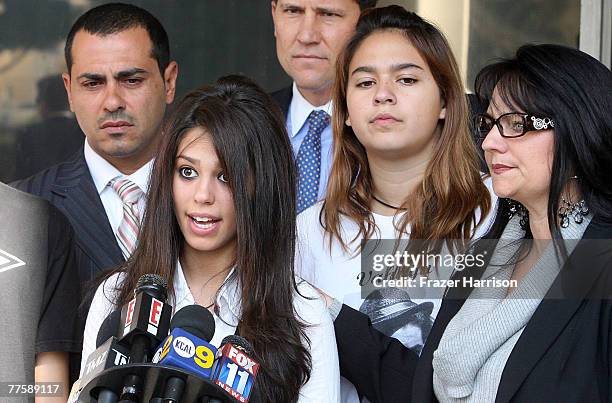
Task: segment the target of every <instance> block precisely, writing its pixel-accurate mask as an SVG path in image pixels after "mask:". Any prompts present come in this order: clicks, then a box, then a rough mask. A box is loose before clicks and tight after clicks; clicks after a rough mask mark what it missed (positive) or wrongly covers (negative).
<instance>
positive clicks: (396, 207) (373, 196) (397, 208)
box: [372, 194, 406, 210]
mask: <svg viewBox="0 0 612 403" xmlns="http://www.w3.org/2000/svg"><path fill="white" fill-rule="evenodd" d="M372 198H373V199H374V200H376V201H377V202H379V203H380V204H382V205H383V206H385V207H389V208H392V209H394V210H406V209H405V208H401V207H398V206H392V205H390V204H389V203H385V202H384V201H382V200H380V199H379V198H378V197H376V195H374V194H373V195H372Z"/></svg>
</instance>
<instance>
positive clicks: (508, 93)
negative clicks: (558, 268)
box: [475, 44, 612, 250]
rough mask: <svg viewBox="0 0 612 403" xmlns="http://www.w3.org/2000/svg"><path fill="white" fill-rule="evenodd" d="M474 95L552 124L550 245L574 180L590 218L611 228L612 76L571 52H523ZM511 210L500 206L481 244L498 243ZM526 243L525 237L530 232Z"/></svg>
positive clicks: (504, 203) (491, 70) (479, 80)
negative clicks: (494, 96) (562, 203)
mask: <svg viewBox="0 0 612 403" xmlns="http://www.w3.org/2000/svg"><path fill="white" fill-rule="evenodd" d="M475 88H476V92H477V93H478V96H479V98H480V99H481V101H482V102H484V103H487V104H488V103H489V102H490V101H491V98H492V94H493V90H494V89H496V90H497V92H498V94H499V96H500V98H501V100H502V102H504V103H505V104H506V105H507V106H509V107H512V108H518V109H520V110H521V111H522V112H525V113H529V114H533V115H536V116H546V117H550V118H552V120H553V121H554V124H555V127H554V132H555V133H554V152H553V153H554V156H553V163H552V176H551V180H550V191H549V198H548V223H549V226H550V230H551V234H552V237H553V239H556V240H558V239H560V238H561V233H560V230H559V224H558V216H557V211H558V209H559V200H560V198H561V192H562V191H563V190H564V188H565V186H566V184H567V183H568V182H569V181H570V180H572V179H571V178H572V177H574V176H577V177H578V179H577V185H578V189H579V191H580V193H581V197H582V198H583V199H584V200H585V202H586V204H587V206H588V208H589V210H590V212H591V213H592V214H593V215H594V216H595V217H597V218H598V219H599V220H602V221H605V222H611V221H612V181H611V180H610V178H612V116H611V115H610V111H612V72H611V71H610V70H609V69H608V68H607V67H605V66H604V65H603V64H601V63H600V62H599V61H598V60H596V59H595V58H593V57H591V56H589V55H588V54H586V53H584V52H581V51H579V50H577V49H573V48H569V47H565V46H561V45H550V44H543V45H524V46H521V47H520V48H519V49H518V50H517V52H516V55H515V56H514V57H513V58H510V59H502V60H501V61H499V62H497V63H494V64H491V65H489V66H487V67H485V68H484V69H483V70H482V71H480V73H478V75H477V77H476V85H475ZM528 135H529V134H528ZM509 210H510V200H508V199H501V200H500V201H499V208H498V215H497V218H496V220H495V223H494V224H493V226H492V228H491V229H490V231H489V233H488V234H487V235H485V237H486V238H499V236H500V235H501V233H502V231H503V229H504V227H505V226H506V224H507V223H508V220H509V218H508V216H509V214H508V212H509ZM526 236H527V237H531V233H530V231H529V229H527V235H526ZM559 244H562V243H558V242H556V245H559ZM561 249H562V250H564V248H563V247H562V246H561Z"/></svg>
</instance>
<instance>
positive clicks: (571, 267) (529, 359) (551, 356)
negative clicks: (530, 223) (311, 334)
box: [334, 220, 612, 403]
mask: <svg viewBox="0 0 612 403" xmlns="http://www.w3.org/2000/svg"><path fill="white" fill-rule="evenodd" d="M611 239H612V225H610V224H605V223H602V222H599V221H597V220H593V221H592V222H591V223H590V224H589V226H588V228H587V230H586V231H585V233H584V236H583V239H582V240H581V241H580V243H579V244H578V245H577V246H576V249H575V250H574V252H573V253H572V254H571V256H570V258H569V260H568V262H566V264H565V266H564V268H563V270H562V271H561V273H560V274H559V275H558V276H557V278H556V280H555V281H554V283H553V285H552V286H551V288H550V290H549V292H548V295H547V297H549V296H550V295H560V294H563V295H568V293H569V294H570V295H569V296H568V297H566V298H562V299H554V298H545V299H544V300H543V301H542V303H541V304H540V305H539V307H538V308H537V310H536V311H535V312H534V314H533V316H532V318H531V320H530V321H529V322H528V324H527V326H526V327H525V329H524V331H523V333H522V334H521V336H520V338H519V340H518V341H517V343H516V345H515V347H514V349H513V350H512V353H511V354H510V357H509V358H508V361H507V362H506V365H505V368H504V371H503V374H502V377H501V380H500V384H499V388H498V391H497V397H496V399H495V401H496V402H498V403H501V402H543V401H548V402H609V401H612V294H611V290H612V241H611ZM463 275H465V274H463ZM568 290H569V291H568ZM468 291H469V290H468ZM464 295H466V290H465V289H459V288H457V289H451V290H450V291H449V293H448V294H447V296H446V297H445V299H444V301H443V303H442V307H441V308H440V312H439V313H438V316H437V317H436V321H435V323H434V327H433V328H432V330H431V333H430V334H429V337H428V339H427V342H426V344H425V347H424V349H423V351H422V353H421V356H420V358H419V357H417V356H416V355H415V354H414V353H413V352H412V351H410V350H408V349H407V348H405V347H404V346H403V345H402V344H401V343H400V342H398V341H397V340H395V339H392V338H389V337H387V336H385V335H383V334H381V333H379V332H378V331H376V330H375V329H373V328H372V326H371V324H370V323H369V320H368V318H367V317H366V316H365V315H363V314H361V313H359V312H357V311H355V310H352V309H351V308H349V307H347V306H343V308H342V310H341V311H340V314H339V316H338V318H337V319H336V321H335V322H334V326H335V329H336V340H337V342H338V352H339V355H340V370H341V373H342V375H343V376H345V377H346V378H347V379H349V380H350V381H351V382H352V383H353V384H354V385H356V387H357V389H358V391H359V393H361V394H364V395H365V396H367V397H368V398H369V399H370V400H371V401H372V402H385V403H387V402H409V401H412V402H418V403H422V402H435V401H437V399H436V397H435V395H434V391H433V381H432V376H433V368H432V358H433V353H434V351H435V350H436V349H437V347H438V343H439V342H440V338H441V337H442V334H443V333H444V330H445V328H446V326H447V325H448V323H449V321H450V320H451V319H452V318H453V317H454V316H455V314H456V313H457V312H458V311H459V309H460V308H461V306H462V305H463V302H464V298H463V296H464Z"/></svg>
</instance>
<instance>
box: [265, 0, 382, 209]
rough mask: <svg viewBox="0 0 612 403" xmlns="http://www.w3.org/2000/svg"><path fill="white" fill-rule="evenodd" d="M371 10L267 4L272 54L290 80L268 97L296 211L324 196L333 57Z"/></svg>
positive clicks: (297, 2)
mask: <svg viewBox="0 0 612 403" xmlns="http://www.w3.org/2000/svg"><path fill="white" fill-rule="evenodd" d="M374 6H376V0H272V19H273V21H274V36H275V37H276V54H277V57H278V61H279V62H280V64H281V65H282V66H283V69H284V70H285V72H286V73H287V74H288V75H289V76H290V77H291V78H292V79H293V85H292V86H291V87H287V88H283V89H281V90H279V91H277V92H275V93H273V94H272V97H273V98H274V99H276V101H277V102H278V104H279V105H280V107H281V109H282V110H283V113H284V115H285V118H286V120H287V131H288V133H289V137H290V139H291V144H292V146H293V152H294V154H295V156H296V163H297V166H298V173H299V180H298V212H300V211H302V210H304V209H306V208H308V207H309V206H310V205H312V204H314V203H315V202H316V201H317V200H321V199H322V198H323V197H324V196H325V189H326V187H327V177H328V175H329V170H330V168H331V161H332V155H331V150H332V130H331V126H330V124H329V123H330V115H331V109H332V105H331V96H332V93H331V91H332V85H333V83H334V73H335V69H334V66H335V64H336V58H337V57H338V55H339V54H340V52H341V51H342V49H343V48H344V46H345V44H346V42H347V41H348V40H349V38H350V37H351V36H352V35H353V33H354V32H355V26H356V25H357V20H358V18H359V14H360V11H361V10H364V9H365V8H368V7H374ZM307 177H308V178H309V180H306V178H307ZM313 179H314V180H313Z"/></svg>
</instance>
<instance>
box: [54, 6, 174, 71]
mask: <svg viewBox="0 0 612 403" xmlns="http://www.w3.org/2000/svg"><path fill="white" fill-rule="evenodd" d="M138 27H140V28H144V29H145V30H146V31H147V34H148V35H149V39H150V40H151V44H152V48H151V57H152V58H154V59H155V60H156V61H157V66H158V67H159V71H160V73H161V76H162V77H163V76H164V71H166V67H168V64H169V63H170V44H169V41H168V34H167V33H166V30H165V29H164V27H163V26H162V24H161V23H160V22H159V20H158V19H157V18H155V17H154V16H153V15H152V14H151V13H149V12H148V11H147V10H145V9H143V8H140V7H136V6H134V5H131V4H124V3H108V4H103V5H101V6H98V7H94V8H92V9H91V10H89V11H87V12H86V13H85V14H83V15H81V16H80V17H79V18H78V19H77V20H76V22H75V23H74V24H73V25H72V28H70V32H69V33H68V36H67V37H66V45H65V47H64V57H65V58H66V67H67V68H68V74H70V70H71V69H72V43H73V42H74V37H75V35H76V34H77V32H79V31H81V30H83V31H85V32H87V33H90V34H92V35H98V36H102V37H104V36H107V35H113V34H117V33H119V32H123V31H126V30H128V29H131V28H138Z"/></svg>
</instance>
